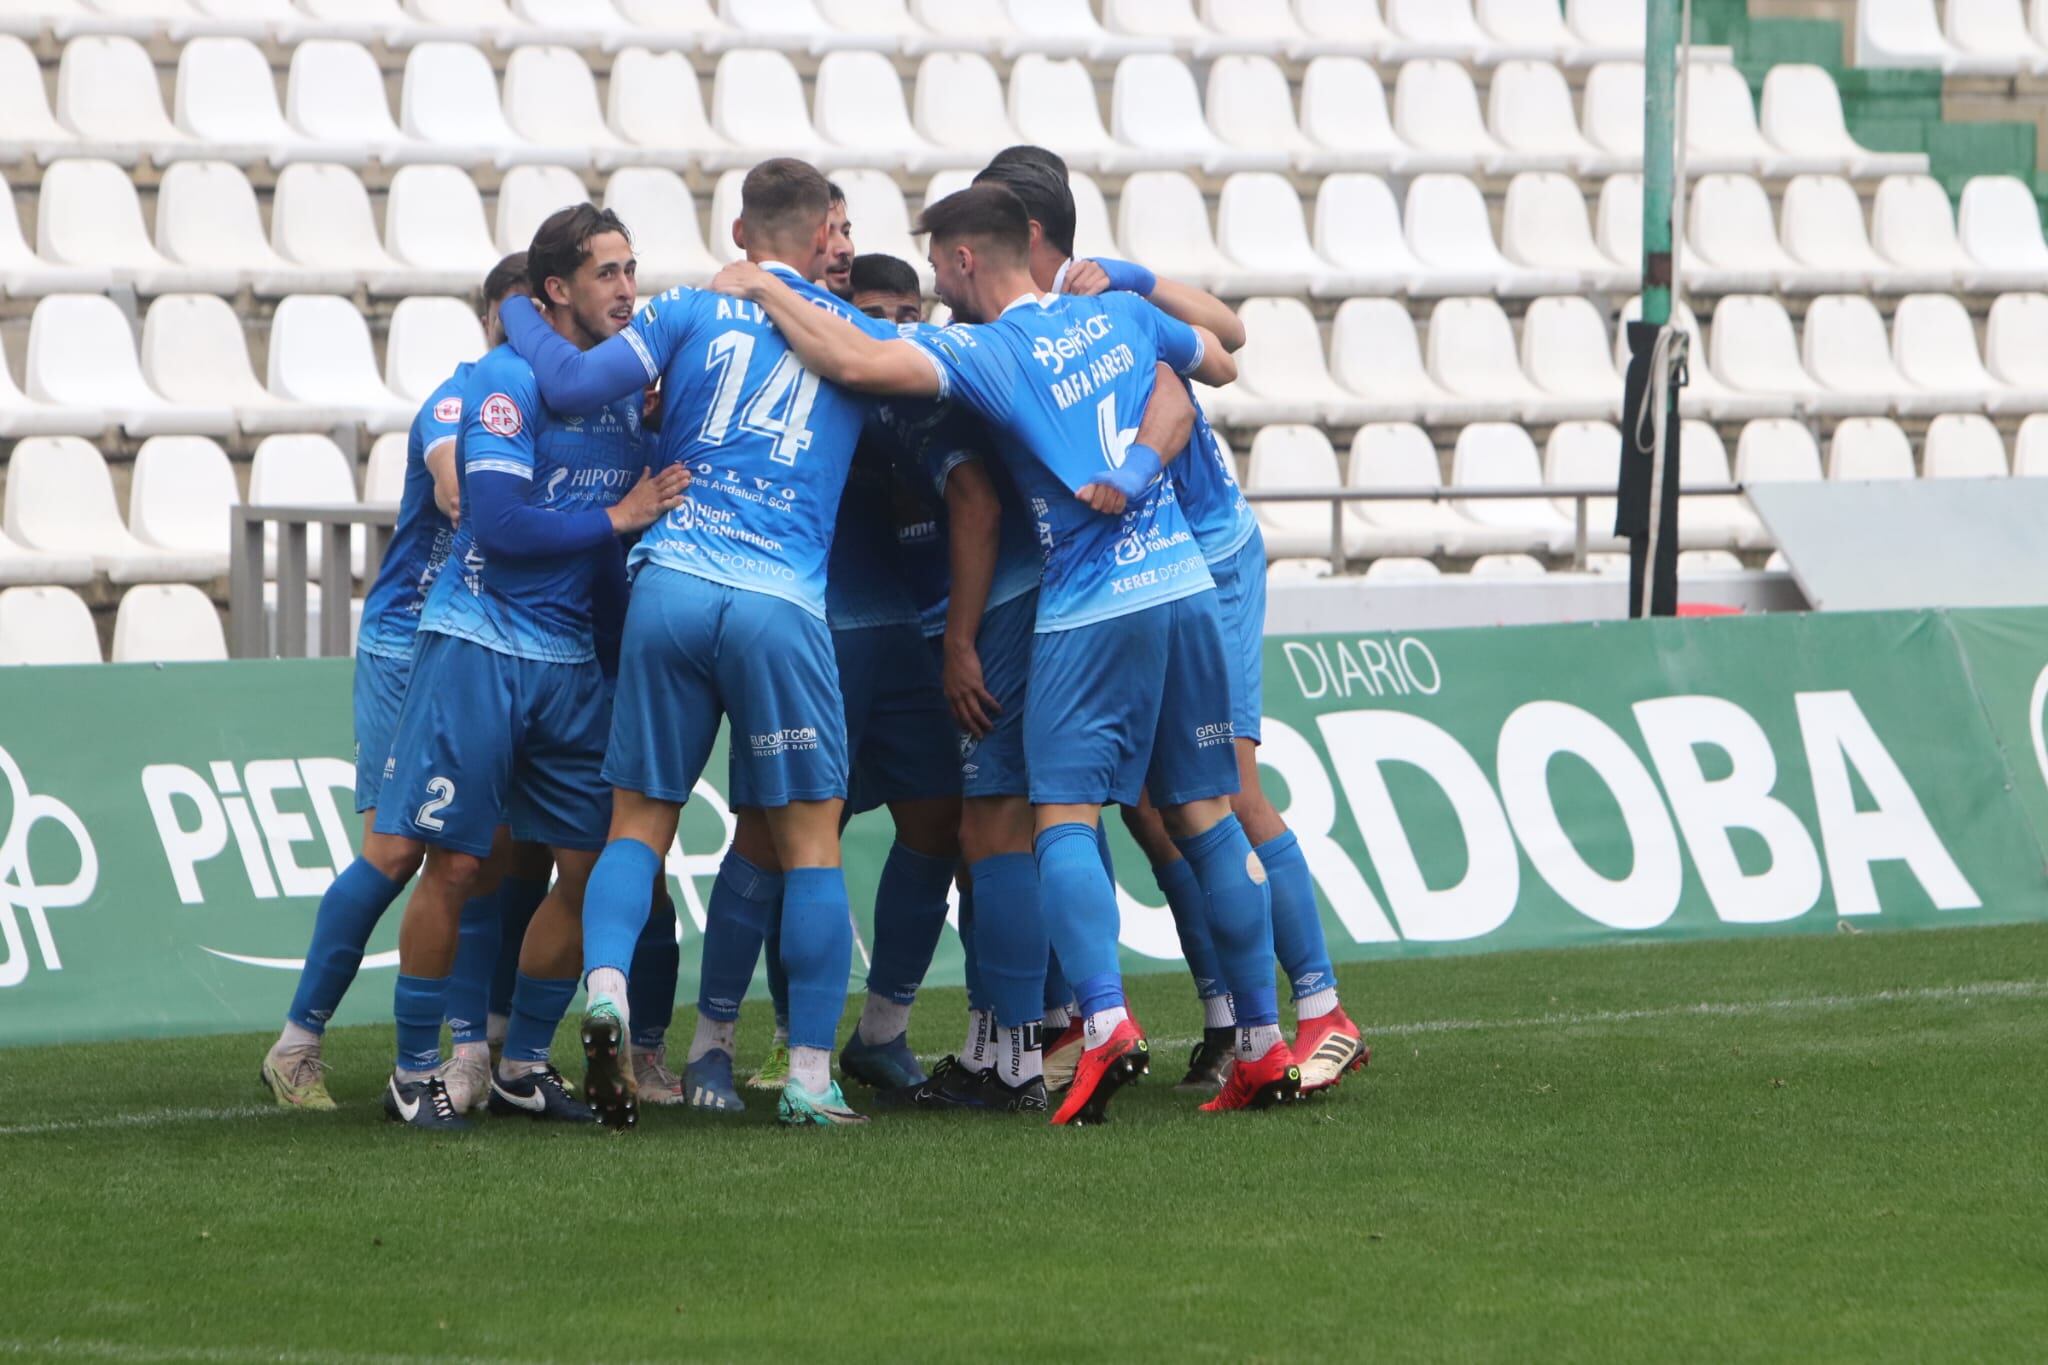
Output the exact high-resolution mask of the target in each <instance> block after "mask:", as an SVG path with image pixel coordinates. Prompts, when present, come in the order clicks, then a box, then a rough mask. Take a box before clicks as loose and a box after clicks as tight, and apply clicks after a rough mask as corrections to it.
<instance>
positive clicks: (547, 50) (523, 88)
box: [505, 47, 661, 171]
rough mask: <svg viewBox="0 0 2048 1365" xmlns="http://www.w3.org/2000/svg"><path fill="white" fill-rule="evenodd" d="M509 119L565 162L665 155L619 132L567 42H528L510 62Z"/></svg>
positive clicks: (628, 161)
mask: <svg viewBox="0 0 2048 1365" xmlns="http://www.w3.org/2000/svg"><path fill="white" fill-rule="evenodd" d="M505 118H506V121H507V122H508V123H510V124H511V126H512V130H513V132H514V133H516V134H517V135H518V136H520V137H522V138H524V139H525V140H526V141H528V142H530V143H532V144H533V145H534V146H536V147H538V148H542V149H544V150H545V152H546V155H547V159H548V160H549V161H553V162H559V163H561V164H563V165H577V166H580V165H585V164H591V163H594V164H595V165H596V166H597V168H598V169H599V170H607V171H608V170H610V169H612V168H613V167H614V166H636V165H643V164H646V163H648V162H653V161H658V160H660V159H661V154H660V151H659V150H658V149H656V148H650V147H641V146H636V145H634V144H633V143H630V142H628V141H626V139H625V138H623V137H621V136H619V134H618V133H616V132H614V131H613V129H612V127H611V125H609V124H607V123H606V122H605V119H604V111H603V110H602V109H601V108H600V107H599V106H598V102H597V79H596V78H595V77H594V76H592V75H591V74H590V68H589V66H587V65H586V64H585V63H584V61H583V58H582V57H580V56H578V55H577V54H576V53H574V52H572V51H570V50H569V49H568V48H566V47H522V48H520V49H518V50H517V51H515V52H514V53H513V54H512V56H511V58H510V59H509V60H507V61H506V63H505Z"/></svg>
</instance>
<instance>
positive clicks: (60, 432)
mask: <svg viewBox="0 0 2048 1365" xmlns="http://www.w3.org/2000/svg"><path fill="white" fill-rule="evenodd" d="M106 426H107V417H106V414H105V413H104V412H103V411H101V409H100V407H99V406H98V403H97V402H96V401H95V402H94V403H92V404H91V405H89V406H84V407H64V406H59V405H58V404H55V403H46V402H43V401H42V400H40V399H35V398H31V397H29V396H28V395H27V394H25V393H23V392H22V391H21V389H20V388H19V387H18V386H16V384H15V382H14V372H13V371H11V370H9V369H8V368H7V366H6V364H5V363H4V357H0V436H97V435H99V434H100V432H101V431H103V430H104V429H105V428H106ZM4 554H5V547H4V546H0V556H4ZM6 574H7V566H6V565H5V564H0V582H5V581H10V580H8V579H7V578H6ZM35 581H38V582H40V581H42V580H35Z"/></svg>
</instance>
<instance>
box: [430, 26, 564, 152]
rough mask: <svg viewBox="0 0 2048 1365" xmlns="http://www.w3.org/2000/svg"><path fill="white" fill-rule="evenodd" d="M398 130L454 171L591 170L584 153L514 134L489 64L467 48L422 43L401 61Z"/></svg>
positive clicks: (477, 52) (470, 48)
mask: <svg viewBox="0 0 2048 1365" xmlns="http://www.w3.org/2000/svg"><path fill="white" fill-rule="evenodd" d="M398 124H399V127H401V128H403V129H404V130H405V133H406V135H407V136H408V137H412V138H416V139H418V140H419V141H421V142H425V143H430V144H432V146H433V151H434V159H435V160H437V161H442V162H451V163H454V164H456V165H461V166H475V165H480V164H483V163H486V162H488V163H490V164H492V165H495V166H501V167H502V166H519V165H527V164H531V163H533V162H559V163H562V164H566V165H572V166H587V165H589V164H590V149H589V148H588V147H583V148H576V147H537V146H535V145H534V144H533V143H531V142H528V141H527V140H526V139H525V138H523V137H521V136H520V135H519V134H518V133H517V132H516V131H514V130H513V127H512V125H511V124H510V123H507V122H506V121H505V111H504V109H503V108H502V107H501V106H500V105H499V103H498V78H497V77H496V75H494V74H493V73H492V71H491V60H490V58H488V57H486V56H484V54H483V53H482V52H480V51H478V50H477V49H476V48H474V47H471V46H470V45H469V44H468V43H443V42H432V43H421V44H419V45H418V46H417V47H415V48H413V50H412V51H411V52H410V53H408V54H407V55H406V59H405V78H404V80H403V82H402V83H401V85H400V87H399V95H398Z"/></svg>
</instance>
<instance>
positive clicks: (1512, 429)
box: [1451, 422, 1576, 554]
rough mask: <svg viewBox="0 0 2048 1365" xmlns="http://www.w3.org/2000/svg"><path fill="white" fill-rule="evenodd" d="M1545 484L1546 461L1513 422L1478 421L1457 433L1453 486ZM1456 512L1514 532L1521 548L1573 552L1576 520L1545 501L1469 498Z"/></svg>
mask: <svg viewBox="0 0 2048 1365" xmlns="http://www.w3.org/2000/svg"><path fill="white" fill-rule="evenodd" d="M1542 482H1543V465H1542V461H1541V460H1539V459H1538V458H1537V455H1536V443H1535V442H1534V441H1532V440H1531V439H1530V438H1529V433H1528V432H1526V431H1524V430H1523V429H1522V428H1521V427H1518V426H1515V425H1514V424H1512V423H1509V422H1474V423H1473V424H1472V425H1471V426H1468V427H1466V428H1465V429H1464V430H1463V431H1461V432H1459V433H1458V444H1457V448H1456V449H1455V450H1454V451H1453V452H1452V454H1451V488H1452V490H1453V491H1456V490H1458V489H1461V488H1533V487H1535V486H1536V485H1538V484H1540V483H1542ZM1458 510H1459V511H1460V512H1462V513H1463V514H1464V515H1466V516H1468V517H1470V518H1471V519H1472V520H1473V521H1476V522H1478V523H1479V524H1480V525H1482V526H1490V527H1494V528H1496V529H1498V530H1501V531H1504V532H1508V533H1510V534H1512V535H1513V536H1514V537H1515V539H1516V540H1517V542H1518V543H1519V546H1520V547H1521V548H1522V549H1525V550H1534V551H1536V552H1538V553H1542V552H1545V551H1548V552H1550V553H1553V554H1556V553H1561V552H1562V551H1565V550H1567V549H1569V548H1571V544H1572V541H1573V539H1574V537H1575V535H1576V528H1575V526H1574V525H1573V523H1572V520H1571V519H1570V518H1568V517H1566V516H1564V515H1563V514H1562V513H1560V512H1559V511H1558V510H1557V508H1556V507H1555V506H1553V505H1552V504H1551V502H1550V500H1549V499H1547V498H1540V497H1537V498H1469V499H1466V500H1464V501H1462V502H1460V503H1459V504H1458Z"/></svg>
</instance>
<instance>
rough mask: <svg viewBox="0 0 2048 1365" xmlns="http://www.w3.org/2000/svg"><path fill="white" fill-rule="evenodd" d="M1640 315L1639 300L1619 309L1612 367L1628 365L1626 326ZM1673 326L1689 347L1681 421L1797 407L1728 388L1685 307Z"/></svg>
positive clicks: (1783, 397) (1785, 396) (1780, 396)
mask: <svg viewBox="0 0 2048 1365" xmlns="http://www.w3.org/2000/svg"><path fill="white" fill-rule="evenodd" d="M1642 315H1643V301H1642V298H1641V296H1637V297H1635V298H1632V299H1630V300H1629V301H1628V302H1627V303H1625V304H1623V305H1622V309H1621V321H1620V325H1618V326H1617V327H1616V328H1615V329H1614V356H1615V363H1616V364H1617V365H1619V366H1622V367H1623V368H1626V366H1627V364H1628V324H1629V323H1631V322H1633V321H1636V320H1637V319H1639V318H1641V317H1642ZM1677 322H1678V325H1679V327H1680V328H1681V329H1683V330H1684V332H1685V334H1686V336H1687V337H1688V338H1689V339H1690V345H1691V350H1690V353H1689V354H1690V357H1691V358H1690V359H1689V360H1688V361H1687V364H1688V365H1689V366H1690V368H1691V371H1692V377H1691V382H1690V383H1688V384H1687V385H1686V386H1685V388H1684V389H1683V390H1681V391H1680V393H1679V395H1678V412H1679V415H1680V416H1681V417H1705V418H1708V419H1710V420H1713V421H1716V422H1735V421H1741V420H1743V419H1744V418H1748V417H1774V416H1778V415H1781V414H1786V413H1791V412H1794V411H1796V410H1797V407H1798V404H1797V402H1796V400H1795V399H1794V398H1793V397H1792V395H1791V394H1789V393H1778V392H1771V393H1751V392H1746V391H1744V390H1741V389H1737V388H1734V387H1731V386H1730V385H1729V384H1728V383H1727V382H1725V381H1724V380H1723V379H1722V378H1721V377H1720V376H1719V375H1718V374H1716V373H1715V371H1714V367H1713V365H1711V364H1710V363H1708V362H1709V358H1708V352H1707V343H1706V341H1705V339H1704V337H1703V334H1702V333H1701V331H1700V322H1699V319H1698V318H1697V317H1695V316H1694V315H1693V311H1692V309H1691V308H1690V307H1689V306H1686V307H1681V308H1680V309H1679V310H1678V316H1677Z"/></svg>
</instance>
